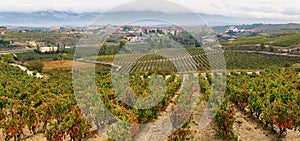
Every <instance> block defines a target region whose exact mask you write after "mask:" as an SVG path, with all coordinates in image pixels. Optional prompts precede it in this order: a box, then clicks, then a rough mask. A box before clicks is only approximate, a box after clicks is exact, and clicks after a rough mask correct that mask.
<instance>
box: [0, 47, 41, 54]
mask: <svg viewBox="0 0 300 141" xmlns="http://www.w3.org/2000/svg"><path fill="white" fill-rule="evenodd" d="M35 49H36V48H24V49H13V50H3V51H0V54H8V53H21V52H29V51H33V50H35Z"/></svg>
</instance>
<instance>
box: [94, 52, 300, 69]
mask: <svg viewBox="0 0 300 141" xmlns="http://www.w3.org/2000/svg"><path fill="white" fill-rule="evenodd" d="M171 52H172V51H171ZM187 52H188V53H189V55H188V56H191V57H192V58H193V60H194V61H193V64H195V65H196V67H197V69H198V70H208V69H210V66H209V62H208V58H207V54H209V53H214V54H215V56H216V57H221V58H225V63H226V69H228V70H241V69H243V70H261V69H266V68H271V67H275V68H276V67H277V68H278V67H279V68H281V67H288V66H291V65H292V64H296V63H300V60H299V57H286V56H279V55H266V54H259V53H248V52H239V51H225V52H218V51H212V52H210V51H207V53H205V52H204V51H203V50H202V49H200V48H188V49H187ZM172 53H174V54H176V52H175V51H174V52H172ZM135 56H136V57H135ZM89 59H94V60H96V61H99V62H109V63H112V62H114V63H116V64H118V62H120V61H121V60H123V61H124V62H126V63H128V64H130V63H132V62H131V61H130V60H132V59H133V60H136V63H135V64H134V65H133V68H131V70H136V71H138V70H140V71H144V70H146V69H147V68H152V70H163V69H164V66H166V67H165V68H169V69H170V67H168V66H170V65H171V64H172V62H170V61H168V59H166V58H164V57H162V56H160V55H155V54H148V55H146V56H144V54H133V55H126V54H124V55H123V54H120V55H117V57H116V56H115V55H101V56H97V57H96V59H95V58H94V57H92V58H89ZM216 60H217V58H216ZM147 61H148V62H147ZM181 61H187V60H186V59H185V58H183V59H181ZM150 62H152V63H150ZM182 64H185V63H184V62H183V63H182ZM124 71H126V70H124ZM173 71H174V69H173Z"/></svg>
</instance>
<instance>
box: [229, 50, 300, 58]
mask: <svg viewBox="0 0 300 141" xmlns="http://www.w3.org/2000/svg"><path fill="white" fill-rule="evenodd" d="M230 51H236V52H249V53H260V54H266V55H279V56H288V57H300V55H296V54H288V53H275V52H266V51H246V50H230Z"/></svg>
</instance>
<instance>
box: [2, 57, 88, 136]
mask: <svg viewBox="0 0 300 141" xmlns="http://www.w3.org/2000/svg"><path fill="white" fill-rule="evenodd" d="M0 68H1V74H0V78H1V79H0V84H1V86H0V87H1V89H0V105H1V110H0V112H1V114H0V115H1V117H0V119H1V120H0V128H1V131H2V135H1V136H0V139H1V140H11V139H13V140H21V139H22V140H25V139H26V138H28V137H30V136H33V135H36V134H44V136H45V137H46V138H47V140H55V141H57V140H62V139H63V138H65V137H67V136H68V137H70V138H71V139H73V140H81V139H83V138H84V137H86V136H87V135H88V134H89V129H90V126H89V124H87V122H86V121H85V119H84V118H83V117H82V114H81V112H80V109H79V108H78V107H77V106H76V101H75V98H74V95H73V94H72V93H73V89H72V83H71V74H70V73H67V72H64V70H52V71H51V72H49V73H48V76H49V77H48V78H47V79H38V78H35V77H30V76H27V74H26V73H25V72H23V71H21V70H20V69H19V68H17V67H13V66H10V65H8V64H6V63H0ZM62 72H63V73H62Z"/></svg>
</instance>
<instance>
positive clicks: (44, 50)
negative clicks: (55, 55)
mask: <svg viewBox="0 0 300 141" xmlns="http://www.w3.org/2000/svg"><path fill="white" fill-rule="evenodd" d="M37 51H38V52H40V53H51V52H57V51H58V47H38V49H37Z"/></svg>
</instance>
